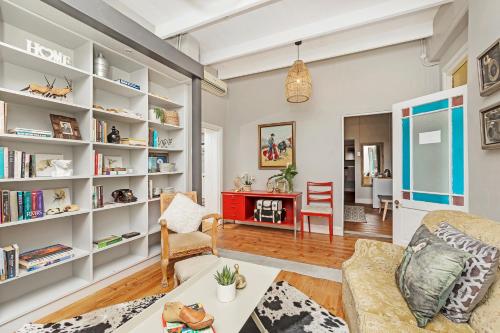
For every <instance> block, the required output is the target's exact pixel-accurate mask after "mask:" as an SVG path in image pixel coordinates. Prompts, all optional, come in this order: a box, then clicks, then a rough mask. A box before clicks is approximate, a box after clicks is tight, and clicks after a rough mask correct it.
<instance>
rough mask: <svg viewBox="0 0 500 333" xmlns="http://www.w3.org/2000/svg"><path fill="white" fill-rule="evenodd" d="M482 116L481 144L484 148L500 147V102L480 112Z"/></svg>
mask: <svg viewBox="0 0 500 333" xmlns="http://www.w3.org/2000/svg"><path fill="white" fill-rule="evenodd" d="M479 115H480V118H481V122H480V123H481V146H482V147H483V149H500V102H499V103H496V104H493V105H491V106H488V107H485V108H483V109H481V110H480V112H479Z"/></svg>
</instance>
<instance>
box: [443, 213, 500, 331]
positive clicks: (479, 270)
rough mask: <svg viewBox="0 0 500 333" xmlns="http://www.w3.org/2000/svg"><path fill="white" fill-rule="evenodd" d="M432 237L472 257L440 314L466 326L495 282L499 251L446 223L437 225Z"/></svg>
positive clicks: (499, 256)
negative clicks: (473, 311)
mask: <svg viewBox="0 0 500 333" xmlns="http://www.w3.org/2000/svg"><path fill="white" fill-rule="evenodd" d="M435 234H436V235H437V236H438V237H439V238H441V239H442V240H444V241H445V242H446V243H447V244H449V245H451V246H453V247H454V248H456V249H460V250H463V251H466V252H468V253H470V254H472V257H471V258H470V259H469V260H467V262H466V263H465V268H464V270H463V272H462V275H461V276H460V278H459V279H458V281H457V283H456V284H455V287H453V290H452V292H451V294H450V297H449V298H448V300H447V301H446V304H445V306H444V307H443V309H442V312H443V314H444V315H445V316H446V317H447V318H448V319H450V320H451V321H454V322H456V323H465V322H467V321H468V320H469V318H470V316H471V314H472V310H474V308H475V307H476V305H477V304H478V303H479V302H480V301H481V299H483V297H484V295H485V294H486V291H488V288H489V287H490V286H491V284H492V283H493V281H494V280H495V273H496V271H497V269H498V263H499V258H500V251H499V250H498V249H497V248H496V247H494V246H491V245H488V244H485V243H483V242H481V241H479V240H477V239H475V238H472V237H470V236H468V235H466V234H464V233H462V232H461V231H459V230H457V229H455V228H453V227H452V226H451V225H449V224H448V223H446V222H443V223H441V224H440V225H439V227H438V229H437V230H436V232H435Z"/></svg>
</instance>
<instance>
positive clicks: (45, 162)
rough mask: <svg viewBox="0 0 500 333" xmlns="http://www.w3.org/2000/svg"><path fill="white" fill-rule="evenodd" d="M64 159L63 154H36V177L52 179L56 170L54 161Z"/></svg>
mask: <svg viewBox="0 0 500 333" xmlns="http://www.w3.org/2000/svg"><path fill="white" fill-rule="evenodd" d="M62 159H64V156H63V155H61V154H35V177H51V176H52V173H53V172H55V170H56V168H55V166H54V165H53V164H52V161H54V160H62Z"/></svg>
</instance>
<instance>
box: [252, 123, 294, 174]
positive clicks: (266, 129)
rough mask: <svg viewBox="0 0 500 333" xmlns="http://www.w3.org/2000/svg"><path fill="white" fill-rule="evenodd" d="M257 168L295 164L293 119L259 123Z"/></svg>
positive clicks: (273, 167)
mask: <svg viewBox="0 0 500 333" xmlns="http://www.w3.org/2000/svg"><path fill="white" fill-rule="evenodd" d="M258 150H259V169H283V168H286V166H287V165H288V164H293V165H295V121H289V122H283V123H273V124H263V125H259V142H258Z"/></svg>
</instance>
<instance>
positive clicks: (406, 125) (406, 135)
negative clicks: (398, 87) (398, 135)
mask: <svg viewBox="0 0 500 333" xmlns="http://www.w3.org/2000/svg"><path fill="white" fill-rule="evenodd" d="M402 122H403V128H402V130H403V147H402V150H403V151H402V156H403V168H402V171H403V172H402V173H403V181H402V183H403V190H410V118H403V119H402Z"/></svg>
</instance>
